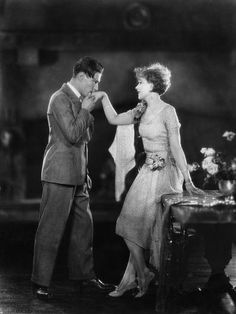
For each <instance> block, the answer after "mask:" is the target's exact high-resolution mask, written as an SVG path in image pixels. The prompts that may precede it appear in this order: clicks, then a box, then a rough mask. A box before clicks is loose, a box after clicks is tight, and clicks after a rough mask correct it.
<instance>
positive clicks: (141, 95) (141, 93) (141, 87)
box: [135, 77, 153, 100]
mask: <svg viewBox="0 0 236 314" xmlns="http://www.w3.org/2000/svg"><path fill="white" fill-rule="evenodd" d="M135 89H136V91H137V92H138V99H140V100H142V99H145V98H146V97H147V96H148V95H149V93H150V92H151V91H152V89H153V84H152V83H149V82H148V81H147V80H146V79H145V78H144V77H140V78H138V84H137V85H136V86H135Z"/></svg>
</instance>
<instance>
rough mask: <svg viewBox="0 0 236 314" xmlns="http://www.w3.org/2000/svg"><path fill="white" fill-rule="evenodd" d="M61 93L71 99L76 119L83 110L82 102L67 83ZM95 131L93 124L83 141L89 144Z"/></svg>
mask: <svg viewBox="0 0 236 314" xmlns="http://www.w3.org/2000/svg"><path fill="white" fill-rule="evenodd" d="M61 91H62V92H63V93H65V94H66V95H67V96H68V97H69V98H70V100H71V103H72V111H73V114H74V117H76V116H77V114H78V112H79V111H80V109H81V100H80V99H79V98H78V97H77V96H76V95H75V93H73V91H72V90H71V89H70V87H69V86H68V85H67V84H65V83H64V84H63V85H62V87H61ZM93 130H94V124H93V122H92V123H91V124H90V126H89V128H88V129H87V130H86V132H85V133H84V136H83V139H84V140H86V141H87V142H88V141H90V139H91V137H92V133H93Z"/></svg>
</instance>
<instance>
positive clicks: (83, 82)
mask: <svg viewBox="0 0 236 314" xmlns="http://www.w3.org/2000/svg"><path fill="white" fill-rule="evenodd" d="M101 78H102V73H99V72H96V73H95V74H94V76H93V77H89V76H88V75H87V74H85V73H79V74H78V79H79V92H80V94H81V95H82V96H84V97H86V96H88V95H89V94H90V93H92V92H94V91H97V90H98V84H99V83H100V81H101Z"/></svg>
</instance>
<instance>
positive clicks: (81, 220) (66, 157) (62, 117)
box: [31, 57, 112, 299]
mask: <svg viewBox="0 0 236 314" xmlns="http://www.w3.org/2000/svg"><path fill="white" fill-rule="evenodd" d="M102 72H103V66H102V65H101V64H100V63H99V62H98V61H97V60H95V59H92V58H90V57H84V58H81V59H80V60H79V61H78V62H77V63H76V64H75V65H74V68H73V76H72V78H71V80H70V82H68V83H67V84H63V85H62V87H61V89H59V90H58V91H56V92H55V93H54V94H53V95H52V97H51V99H50V101H49V106H48V110H47V117H48V125H49V140H48V144H47V147H46V150H45V153H44V159H43V166H42V174H41V179H42V182H43V193H42V200H41V205H40V220H39V225H38V229H37V232H36V237H35V246H34V258H33V271H32V277H31V280H32V282H33V284H34V285H33V287H34V292H35V294H36V296H37V297H38V298H41V299H48V298H49V297H50V296H51V294H50V293H49V286H50V282H51V278H52V274H53V270H54V266H55V260H56V257H57V253H58V248H59V245H60V242H61V239H62V236H63V233H64V231H65V228H66V225H67V222H68V219H69V218H70V228H71V230H70V239H69V252H68V267H69V277H70V279H71V280H74V281H76V282H79V283H81V284H84V285H85V284H86V285H88V284H91V285H93V286H95V287H97V288H100V289H106V288H108V289H109V288H112V287H111V285H107V284H104V283H103V282H101V281H100V280H99V279H97V277H96V276H95V273H94V262H93V252H92V241H93V222H92V215H91V212H90V208H89V194H88V189H89V186H90V178H89V177H88V173H87V162H88V155H87V154H88V152H87V144H88V141H89V140H90V138H91V134H92V129H93V122H94V118H93V116H92V115H91V111H92V110H93V109H94V107H95V102H94V99H93V96H91V94H92V92H93V91H96V90H97V89H98V84H99V82H100V80H101V76H102Z"/></svg>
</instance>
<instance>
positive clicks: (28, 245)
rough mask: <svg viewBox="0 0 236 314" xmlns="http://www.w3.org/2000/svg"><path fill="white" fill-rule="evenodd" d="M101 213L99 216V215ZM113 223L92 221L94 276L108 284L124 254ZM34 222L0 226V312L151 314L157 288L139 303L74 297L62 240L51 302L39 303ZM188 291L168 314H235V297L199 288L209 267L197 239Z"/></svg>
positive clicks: (234, 276)
mask: <svg viewBox="0 0 236 314" xmlns="http://www.w3.org/2000/svg"><path fill="white" fill-rule="evenodd" d="M98 216H99V213H97V216H96V215H95V217H98ZM114 227H115V220H114V219H113V220H112V219H111V220H109V219H108V220H106V221H105V220H102V219H97V218H96V219H95V234H94V255H95V264H96V272H97V274H98V276H99V277H100V278H101V279H102V280H104V281H106V282H112V283H114V284H117V283H118V281H119V279H120V278H121V275H122V272H123V271H124V268H125V264H126V262H127V258H128V252H127V250H126V247H125V245H124V243H123V241H122V240H121V239H120V238H119V237H117V236H116V235H115V234H114ZM35 230H36V224H35V223H32V222H31V223H19V222H17V223H14V222H12V221H11V222H10V223H7V222H5V223H4V224H2V225H1V228H0V314H5V313H8V314H15V313H20V314H26V313H27V314H28V313H35V314H38V313H46V314H47V313H50V314H62V313H68V314H69V313H78V314H95V313H96V314H137V313H138V314H155V313H157V312H155V302H156V286H152V287H151V288H150V290H149V292H148V294H147V295H146V296H145V297H144V298H142V299H139V300H137V299H134V298H133V296H131V295H130V296H125V297H122V298H111V297H109V296H107V294H106V293H101V292H97V291H94V290H92V289H90V290H86V291H84V292H83V293H78V292H76V291H75V290H74V288H73V286H72V284H71V282H70V281H68V279H67V271H66V268H65V264H66V257H65V256H66V241H64V242H63V244H62V246H61V249H60V254H59V256H58V260H57V266H56V269H55V274H54V278H53V283H52V290H53V293H54V298H53V299H52V300H51V301H50V302H43V301H40V300H37V299H36V298H35V297H34V296H33V295H32V292H31V284H30V273H31V266H32V265H31V262H32V252H33V240H34V233H35ZM191 248H192V249H191V257H190V259H189V265H188V277H187V279H186V281H185V283H184V290H185V291H186V293H183V294H181V295H175V297H173V299H171V300H170V301H169V305H168V310H166V312H165V313H166V314H193V313H201V314H206V313H208V314H218V313H222V314H224V313H228V314H232V313H236V301H234V296H230V295H229V294H228V293H224V294H219V295H206V294H204V293H200V292H199V291H200V290H197V288H198V287H203V286H204V283H205V282H206V281H207V278H208V276H209V267H208V265H207V263H206V261H205V260H204V258H203V257H202V255H203V243H202V240H201V239H200V238H196V239H195V240H194V241H193V245H192V246H191ZM227 274H228V275H229V276H230V279H231V283H232V284H233V285H234V286H236V247H233V258H232V260H231V263H230V264H229V266H228V267H227ZM191 291H193V292H191Z"/></svg>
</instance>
